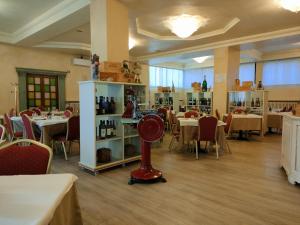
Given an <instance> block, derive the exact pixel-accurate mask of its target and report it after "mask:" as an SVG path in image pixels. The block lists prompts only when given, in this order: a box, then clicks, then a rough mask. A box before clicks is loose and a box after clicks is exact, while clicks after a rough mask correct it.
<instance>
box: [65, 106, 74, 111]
mask: <svg viewBox="0 0 300 225" xmlns="http://www.w3.org/2000/svg"><path fill="white" fill-rule="evenodd" d="M66 110H69V111H70V112H73V111H74V109H73V107H72V106H67V107H66Z"/></svg>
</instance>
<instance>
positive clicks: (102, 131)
mask: <svg viewBox="0 0 300 225" xmlns="http://www.w3.org/2000/svg"><path fill="white" fill-rule="evenodd" d="M99 128H100V139H105V138H106V127H105V121H104V120H101V122H100V127H99Z"/></svg>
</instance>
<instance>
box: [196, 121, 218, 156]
mask: <svg viewBox="0 0 300 225" xmlns="http://www.w3.org/2000/svg"><path fill="white" fill-rule="evenodd" d="M217 124H218V119H217V118H216V117H213V116H204V117H201V118H200V119H199V127H198V138H197V141H199V142H200V141H205V142H206V143H207V142H216V153H217V159H218V158H219V152H218V143H217V139H216V131H217ZM197 141H195V146H196V159H199V157H198V144H197Z"/></svg>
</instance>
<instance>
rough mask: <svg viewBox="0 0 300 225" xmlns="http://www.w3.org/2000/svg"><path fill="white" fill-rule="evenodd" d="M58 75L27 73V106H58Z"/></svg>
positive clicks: (43, 107) (45, 107)
mask: <svg viewBox="0 0 300 225" xmlns="http://www.w3.org/2000/svg"><path fill="white" fill-rule="evenodd" d="M57 83H58V81H57V76H49V77H48V76H40V75H27V85H26V90H27V108H28V109H29V108H32V107H40V108H42V109H57V108H58V92H57V90H58V87H57Z"/></svg>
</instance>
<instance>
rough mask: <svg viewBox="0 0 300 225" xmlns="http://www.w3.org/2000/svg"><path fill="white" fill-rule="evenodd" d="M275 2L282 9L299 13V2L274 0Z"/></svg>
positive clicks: (294, 0)
mask: <svg viewBox="0 0 300 225" xmlns="http://www.w3.org/2000/svg"><path fill="white" fill-rule="evenodd" d="M276 1H277V3H278V4H279V5H280V6H281V7H282V8H284V9H287V10H290V11H292V12H295V13H297V12H299V11H300V1H299V0H276Z"/></svg>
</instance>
